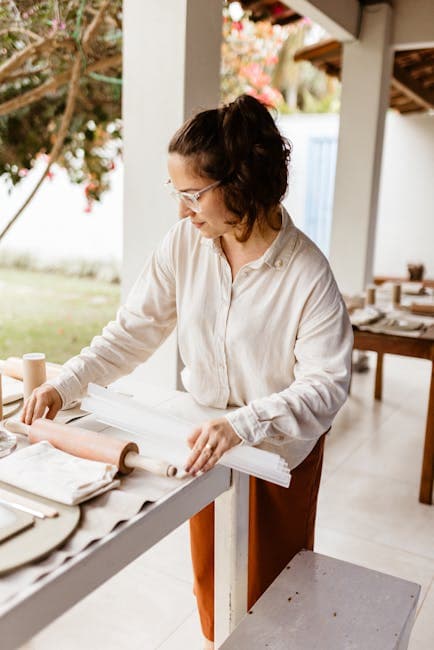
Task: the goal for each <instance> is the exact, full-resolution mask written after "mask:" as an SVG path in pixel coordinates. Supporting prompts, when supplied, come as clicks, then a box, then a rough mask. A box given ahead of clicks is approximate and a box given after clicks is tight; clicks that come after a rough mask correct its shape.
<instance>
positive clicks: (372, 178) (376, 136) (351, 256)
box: [330, 3, 393, 293]
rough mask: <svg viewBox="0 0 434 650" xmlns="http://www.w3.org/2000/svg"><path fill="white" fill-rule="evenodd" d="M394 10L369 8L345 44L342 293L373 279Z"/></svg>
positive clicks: (337, 206) (339, 244) (335, 242)
mask: <svg viewBox="0 0 434 650" xmlns="http://www.w3.org/2000/svg"><path fill="white" fill-rule="evenodd" d="M391 19H392V9H391V7H390V6H389V5H387V4H384V3H379V4H375V5H368V6H366V7H365V8H364V10H363V18H362V26H361V32H360V37H359V39H360V40H358V41H355V42H352V43H345V44H344V45H343V68H342V102H341V116H340V128H339V144H338V157H337V164H336V180H335V196H334V206H333V224H332V233H331V245H330V262H331V266H332V269H333V271H334V273H335V276H336V279H337V282H338V285H339V287H340V289H341V291H343V292H345V293H353V292H356V291H360V290H361V289H363V287H364V286H365V285H366V283H367V282H370V281H371V279H372V271H373V257H374V244H375V227H376V217H377V203H378V190H379V181H380V167H381V155H382V149H383V133H384V122H385V115H386V111H387V107H388V101H389V84H390V75H391V71H392V64H393V51H392V47H391Z"/></svg>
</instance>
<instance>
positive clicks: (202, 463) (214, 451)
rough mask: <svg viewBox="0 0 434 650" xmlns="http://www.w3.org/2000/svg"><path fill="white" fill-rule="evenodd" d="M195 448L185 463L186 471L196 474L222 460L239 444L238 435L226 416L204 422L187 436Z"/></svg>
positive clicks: (189, 443)
mask: <svg viewBox="0 0 434 650" xmlns="http://www.w3.org/2000/svg"><path fill="white" fill-rule="evenodd" d="M187 442H188V445H189V446H190V448H191V449H192V450H193V451H192V453H191V454H190V456H189V458H188V460H187V463H186V465H185V471H186V472H189V474H192V475H193V476H195V475H196V474H197V473H198V472H207V471H208V470H209V469H211V467H214V465H215V464H216V463H217V461H219V460H220V458H221V457H222V456H223V454H224V453H225V452H226V451H228V449H231V448H232V447H235V445H238V444H239V443H240V442H241V439H240V438H239V437H238V436H237V434H236V433H235V431H234V430H233V428H232V426H231V425H230V424H229V422H228V420H226V418H219V419H218V420H210V421H209V422H204V424H202V425H201V426H200V427H198V428H197V429H195V430H194V431H193V433H192V434H191V435H190V436H189V437H188V438H187Z"/></svg>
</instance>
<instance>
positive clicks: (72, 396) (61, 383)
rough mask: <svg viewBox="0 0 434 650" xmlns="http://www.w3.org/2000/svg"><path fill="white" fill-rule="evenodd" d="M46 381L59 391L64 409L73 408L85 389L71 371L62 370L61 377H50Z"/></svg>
mask: <svg viewBox="0 0 434 650" xmlns="http://www.w3.org/2000/svg"><path fill="white" fill-rule="evenodd" d="M46 383H47V384H49V385H50V386H53V388H55V389H56V390H57V392H58V393H59V395H60V399H61V400H62V409H68V408H72V407H73V406H75V405H76V404H77V402H78V400H79V398H81V397H82V394H83V389H82V387H81V384H80V382H79V381H78V379H77V378H76V377H75V375H73V374H72V373H70V372H65V371H62V373H61V374H60V376H59V377H56V378H55V379H49V380H48V381H47V382H46Z"/></svg>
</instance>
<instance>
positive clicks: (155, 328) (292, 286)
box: [23, 95, 352, 648]
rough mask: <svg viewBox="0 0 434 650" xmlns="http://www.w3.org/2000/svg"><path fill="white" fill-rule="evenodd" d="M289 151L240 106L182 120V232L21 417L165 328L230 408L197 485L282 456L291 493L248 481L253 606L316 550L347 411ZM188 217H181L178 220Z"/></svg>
mask: <svg viewBox="0 0 434 650" xmlns="http://www.w3.org/2000/svg"><path fill="white" fill-rule="evenodd" d="M290 152H291V151H290V146H289V144H288V143H287V142H286V141H285V140H284V139H283V138H282V137H281V135H280V133H279V131H278V130H277V128H276V126H275V123H274V121H273V119H272V117H271V116H270V114H269V112H268V110H267V109H266V108H265V107H264V106H263V105H262V104H260V103H259V102H258V101H256V100H255V99H253V98H252V97H249V96H246V95H243V96H241V97H239V98H238V99H237V100H236V101H235V102H233V103H232V104H229V105H228V106H224V107H222V108H219V109H215V110H209V111H204V112H201V113H199V114H198V115H196V116H195V117H193V118H192V119H191V120H189V121H188V122H187V123H186V124H184V126H182V127H181V129H180V130H179V131H178V132H177V133H176V134H175V135H174V137H173V138H172V140H171V142H170V144H169V158H168V167H169V176H170V180H169V181H168V186H169V189H170V190H171V192H172V194H173V195H174V196H175V198H176V199H177V200H178V201H179V216H180V218H181V220H180V222H178V223H177V224H176V225H175V226H173V228H171V230H170V231H169V233H168V234H167V236H166V237H165V239H164V240H163V242H162V244H161V245H160V246H159V247H158V248H157V250H156V251H155V252H154V254H153V255H152V256H151V258H150V259H149V261H148V262H147V264H146V266H145V268H144V271H143V272H142V274H141V276H140V277H139V279H138V280H137V282H136V284H135V286H134V288H133V289H132V291H131V294H130V296H129V298H128V300H127V302H126V305H125V306H124V307H122V308H121V309H120V310H119V312H118V315H117V319H116V321H114V322H111V323H109V324H108V325H107V326H106V327H105V328H104V330H103V332H102V335H101V336H98V337H96V338H95V339H94V340H93V341H92V343H91V345H90V347H89V348H85V349H84V350H83V351H82V352H81V354H80V355H79V356H77V357H74V358H73V359H71V360H70V361H69V362H68V363H66V364H65V367H64V372H63V374H62V375H61V377H60V378H59V379H57V380H56V381H52V382H51V384H45V385H44V386H42V387H40V388H39V389H37V390H36V391H34V393H33V394H32V395H31V397H30V399H29V400H28V402H27V403H26V405H25V409H24V414H23V419H24V420H25V421H26V422H27V423H30V422H31V421H32V420H33V419H34V418H37V417H41V416H42V415H43V414H44V412H45V411H46V409H47V408H48V414H47V417H50V418H52V417H54V416H55V415H56V413H57V411H58V410H59V409H60V408H61V406H62V405H63V406H67V405H68V404H69V403H70V402H71V401H73V400H74V399H76V398H77V397H80V396H81V395H82V394H83V393H84V392H85V390H86V387H87V384H88V383H89V382H90V381H92V382H96V383H99V384H102V385H107V384H109V383H110V382H112V381H114V380H115V379H116V378H118V377H119V376H120V375H122V374H125V373H128V372H130V371H131V370H132V369H133V368H134V367H135V366H136V365H137V364H139V363H141V362H143V361H145V360H146V359H147V358H148V357H149V356H150V355H151V354H152V353H153V352H154V350H155V349H156V348H157V347H158V346H159V345H160V344H161V343H162V342H163V341H164V340H165V339H166V337H167V336H168V335H169V334H170V332H171V331H172V330H173V328H174V327H175V325H177V328H178V344H179V351H180V355H181V358H182V360H183V362H184V364H185V367H184V370H183V372H182V379H183V382H184V386H185V388H186V390H187V391H189V392H190V393H191V394H192V396H193V397H194V398H195V399H196V400H197V402H199V403H201V404H204V405H207V406H213V407H217V408H225V407H227V406H235V407H238V408H236V409H234V410H232V411H231V412H230V413H229V414H226V415H224V416H222V417H220V418H217V419H214V420H212V421H209V422H203V423H201V425H200V426H198V427H197V428H196V429H195V430H194V431H193V432H192V434H191V436H190V438H189V444H190V446H191V448H192V452H191V455H190V457H189V459H188V461H187V470H188V471H189V472H191V474H196V473H197V472H199V471H207V470H209V469H210V468H211V467H213V466H214V465H215V463H216V462H217V461H218V460H219V458H220V457H221V455H222V454H223V453H224V452H225V451H226V450H228V449H230V448H231V447H233V446H235V445H237V444H239V443H240V442H241V441H244V443H246V444H250V445H258V444H261V447H262V448H266V449H270V450H272V451H276V452H278V453H279V454H280V455H282V456H284V457H285V458H286V460H287V461H288V464H289V466H290V468H291V469H292V470H293V471H292V482H291V485H290V487H289V488H288V489H284V488H281V487H278V486H276V485H272V484H270V483H267V482H265V481H261V480H257V479H251V481H250V484H251V494H250V539H249V584H248V590H249V606H251V605H252V604H253V602H255V600H256V599H257V598H258V597H259V596H260V594H261V593H262V592H263V591H264V590H265V589H266V588H267V586H268V585H269V584H270V583H271V582H272V581H273V580H274V578H275V577H276V576H277V575H278V574H279V573H280V571H281V570H282V568H283V567H284V566H285V564H287V562H288V561H289V560H290V559H291V558H292V557H293V555H294V554H295V553H297V552H298V551H299V550H300V549H301V548H310V549H311V548H312V546H313V535H314V521H315V512H316V502H317V494H318V487H319V480H320V474H321V464H322V453H323V444H324V436H323V434H324V433H325V432H326V431H327V430H328V429H329V428H330V426H331V423H332V421H333V418H334V416H335V415H336V413H337V411H338V410H339V408H340V407H341V406H342V404H343V402H344V401H345V398H346V395H347V390H348V383H349V373H350V358H351V349H352V334H351V327H350V324H349V320H348V317H347V313H346V310H345V307H344V305H343V302H342V298H341V296H340V294H339V291H338V289H337V287H336V283H335V281H334V278H333V275H332V273H331V270H330V267H329V265H328V263H327V261H326V260H325V258H324V257H323V255H322V254H321V252H320V251H319V250H318V249H317V248H316V246H315V245H314V244H313V243H312V242H311V241H310V240H309V239H308V238H307V237H306V236H305V235H303V234H302V233H301V232H300V231H299V230H298V229H297V228H295V226H294V225H293V223H292V221H291V219H290V217H289V215H288V214H287V212H286V211H285V210H284V209H283V207H282V206H281V205H280V201H281V199H282V197H283V196H284V194H285V192H286V189H287V169H288V163H289V160H290ZM187 217H188V218H187ZM213 526H214V511H213V505H211V506H208V507H207V508H205V509H204V510H202V511H201V512H200V513H198V514H197V515H196V516H195V517H193V519H192V520H191V526H190V530H191V547H192V558H193V567H194V573H195V593H196V597H197V601H198V607H199V613H200V618H201V623H202V629H203V633H204V636H205V639H206V644H207V647H210V648H212V647H213V644H212V641H213V634H214V630H213V628H214V618H213V589H214V576H213V540H214V537H213Z"/></svg>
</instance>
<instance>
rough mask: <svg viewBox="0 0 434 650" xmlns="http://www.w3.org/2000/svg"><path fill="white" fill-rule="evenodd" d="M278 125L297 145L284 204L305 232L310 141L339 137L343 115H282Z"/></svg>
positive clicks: (294, 150)
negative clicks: (319, 138)
mask: <svg viewBox="0 0 434 650" xmlns="http://www.w3.org/2000/svg"><path fill="white" fill-rule="evenodd" d="M278 125H279V128H280V130H281V132H282V133H283V135H285V137H287V138H288V140H289V141H290V142H291V144H292V145H293V149H292V157H291V158H292V159H291V166H290V170H289V189H288V193H287V195H286V197H285V200H284V201H283V203H284V205H285V207H286V209H287V210H288V212H289V214H290V215H291V217H292V219H293V221H294V223H295V224H296V225H297V226H298V227H299V228H301V229H302V230H303V226H304V218H305V214H304V211H305V202H306V189H307V164H308V163H307V156H308V144H309V139H310V138H314V137H321V136H328V137H334V138H337V135H338V129H339V115H336V114H331V113H323V114H310V115H282V116H281V117H280V118H279V121H278Z"/></svg>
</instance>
